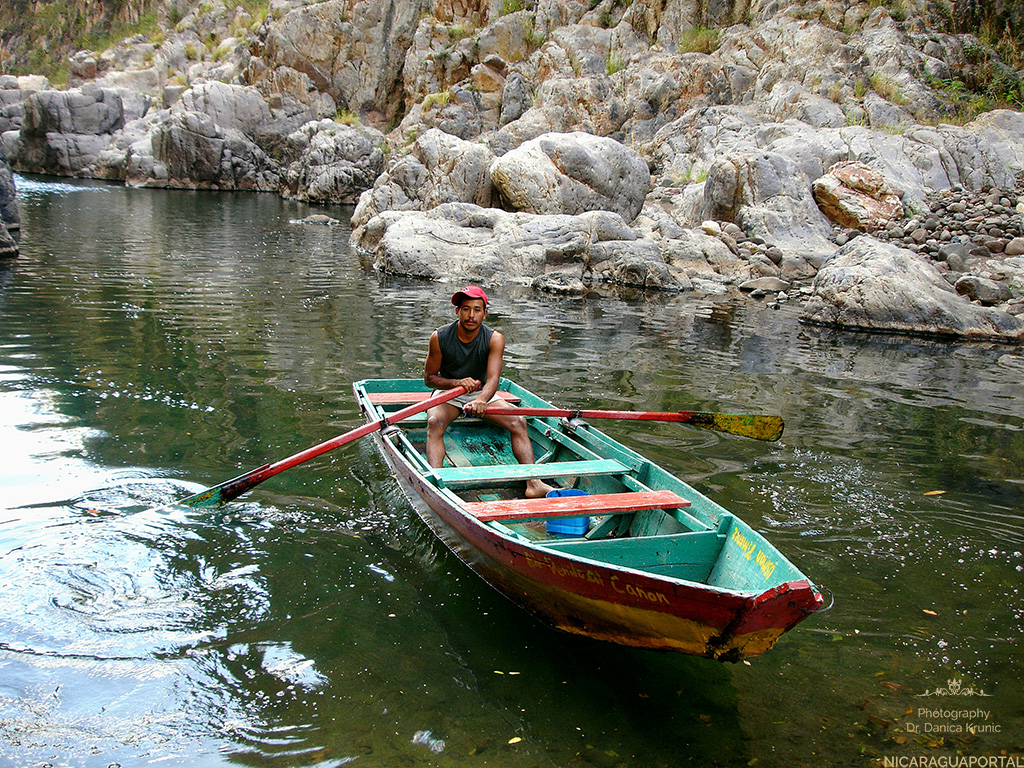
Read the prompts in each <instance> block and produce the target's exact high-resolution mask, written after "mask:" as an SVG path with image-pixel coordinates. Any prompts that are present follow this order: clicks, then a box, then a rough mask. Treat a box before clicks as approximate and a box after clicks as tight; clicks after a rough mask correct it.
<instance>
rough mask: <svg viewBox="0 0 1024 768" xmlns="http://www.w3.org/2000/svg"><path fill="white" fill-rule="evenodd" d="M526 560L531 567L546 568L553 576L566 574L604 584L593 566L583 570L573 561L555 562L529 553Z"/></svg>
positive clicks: (570, 576) (592, 582) (581, 579)
mask: <svg viewBox="0 0 1024 768" xmlns="http://www.w3.org/2000/svg"><path fill="white" fill-rule="evenodd" d="M526 562H527V563H529V564H530V566H532V567H533V568H546V569H547V570H548V571H550V572H551V573H552V575H554V576H568V577H569V578H573V579H579V580H580V581H586V582H589V583H591V584H598V585H601V586H603V585H604V579H603V578H602V577H601V574H600V573H598V572H597V571H595V570H594V569H593V568H587V569H585V570H584V569H583V568H580V567H579V566H577V565H576V564H575V563H569V562H565V561H561V562H556V561H554V560H550V559H548V558H545V559H543V560H540V559H538V558H536V557H532V556H530V555H527V557H526Z"/></svg>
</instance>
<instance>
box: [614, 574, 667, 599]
mask: <svg viewBox="0 0 1024 768" xmlns="http://www.w3.org/2000/svg"><path fill="white" fill-rule="evenodd" d="M609 582H610V583H611V586H612V589H614V590H615V591H616V592H618V593H619V594H623V595H629V596H630V597H639V598H640V599H641V600H646V601H647V602H649V603H661V604H663V605H669V602H668V598H667V597H665V594H664V593H662V592H658V591H655V590H653V589H644V588H643V587H641V586H638V585H636V584H623V583H621V582H620V581H619V577H618V576H612V577H611V579H609Z"/></svg>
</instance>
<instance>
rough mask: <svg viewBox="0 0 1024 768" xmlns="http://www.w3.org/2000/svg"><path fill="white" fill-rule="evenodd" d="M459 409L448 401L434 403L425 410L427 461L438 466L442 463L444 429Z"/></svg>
mask: <svg viewBox="0 0 1024 768" xmlns="http://www.w3.org/2000/svg"><path fill="white" fill-rule="evenodd" d="M459 413H460V411H459V409H458V408H456V407H455V406H454V405H449V404H448V403H441V405H435V406H434V407H433V408H431V409H430V410H428V411H427V463H428V464H429V465H430V466H432V467H440V466H441V465H442V464H443V463H444V457H445V453H446V451H445V449H444V431H445V430H446V429H448V425H449V424H451V423H452V422H453V421H455V419H457V418H458V416H459Z"/></svg>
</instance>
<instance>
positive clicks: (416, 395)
mask: <svg viewBox="0 0 1024 768" xmlns="http://www.w3.org/2000/svg"><path fill="white" fill-rule="evenodd" d="M432 394H433V392H367V393H366V396H367V397H368V398H369V399H370V402H371V403H373V404H374V405H391V404H406V403H408V404H412V403H422V402H423V401H424V400H426V399H427V398H428V397H430V396H431V395H432ZM497 396H498V397H500V398H501V399H502V400H504V401H505V402H506V403H518V402H519V398H518V397H516V396H515V395H513V394H512V393H511V392H498V393H497Z"/></svg>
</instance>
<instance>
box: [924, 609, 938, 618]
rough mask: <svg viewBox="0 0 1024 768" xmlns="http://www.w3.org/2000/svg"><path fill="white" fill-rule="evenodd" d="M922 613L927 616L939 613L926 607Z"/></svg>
mask: <svg viewBox="0 0 1024 768" xmlns="http://www.w3.org/2000/svg"><path fill="white" fill-rule="evenodd" d="M924 613H925V615H927V616H938V615H939V614H937V613H936V612H935V611H929V610H928V609H927V608H925V609H924Z"/></svg>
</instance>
